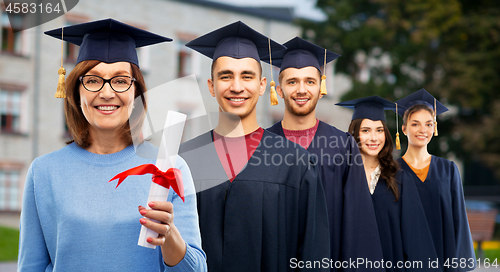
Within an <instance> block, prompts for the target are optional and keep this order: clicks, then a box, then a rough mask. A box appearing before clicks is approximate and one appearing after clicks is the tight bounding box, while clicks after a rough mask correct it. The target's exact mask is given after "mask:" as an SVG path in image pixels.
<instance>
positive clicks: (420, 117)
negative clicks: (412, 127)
mask: <svg viewBox="0 0 500 272" xmlns="http://www.w3.org/2000/svg"><path fill="white" fill-rule="evenodd" d="M408 119H409V120H410V121H429V120H431V121H432V120H433V116H432V114H431V113H430V112H429V111H428V110H425V109H421V110H418V111H416V112H414V113H412V114H411V115H410V116H409V118H408Z"/></svg>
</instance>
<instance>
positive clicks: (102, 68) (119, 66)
mask: <svg viewBox="0 0 500 272" xmlns="http://www.w3.org/2000/svg"><path fill="white" fill-rule="evenodd" d="M116 71H125V72H128V73H132V67H131V65H130V63H128V62H123V61H121V62H113V63H105V62H101V63H99V64H97V65H96V66H95V67H94V68H92V69H90V71H89V73H90V72H93V73H102V74H104V73H113V72H116Z"/></svg>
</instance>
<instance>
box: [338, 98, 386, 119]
mask: <svg viewBox="0 0 500 272" xmlns="http://www.w3.org/2000/svg"><path fill="white" fill-rule="evenodd" d="M335 105H337V106H342V107H346V108H349V109H354V113H353V114H352V119H351V120H354V119H359V118H367V119H370V120H373V121H378V120H382V121H385V114H384V111H385V110H395V109H396V106H395V104H394V103H393V102H391V101H389V100H387V99H384V98H382V97H380V96H378V95H374V96H369V97H363V98H358V99H353V100H349V101H345V102H340V103H337V104H335Z"/></svg>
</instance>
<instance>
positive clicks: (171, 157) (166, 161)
mask: <svg viewBox="0 0 500 272" xmlns="http://www.w3.org/2000/svg"><path fill="white" fill-rule="evenodd" d="M186 117H187V116H186V115H185V114H182V113H179V112H175V111H168V113H167V120H165V127H164V129H163V134H162V137H161V142H160V149H159V150H158V156H157V159H156V167H158V169H160V170H161V171H167V170H168V169H169V168H172V167H175V161H176V159H177V153H178V152H179V146H180V144H181V138H182V131H183V129H184V124H185V122H186ZM168 191H169V189H167V188H165V187H163V186H160V185H158V184H156V183H154V182H151V188H150V189H149V196H148V202H147V203H149V202H151V201H166V200H167V197H168ZM145 207H147V208H148V209H149V206H148V205H147V204H146V205H145ZM147 237H158V233H156V232H154V231H152V230H150V229H148V228H146V227H145V226H142V227H141V233H140V234H139V241H138V242H137V244H138V245H140V246H143V247H147V248H153V249H154V248H156V246H155V245H152V244H150V243H148V242H147V241H146V239H147Z"/></svg>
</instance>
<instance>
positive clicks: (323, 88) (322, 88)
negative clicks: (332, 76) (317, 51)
mask: <svg viewBox="0 0 500 272" xmlns="http://www.w3.org/2000/svg"><path fill="white" fill-rule="evenodd" d="M326 52H327V51H326V48H325V57H324V60H323V61H324V64H323V70H324V71H323V75H322V76H321V84H320V87H319V90H320V94H321V95H326V94H327V92H326Z"/></svg>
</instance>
